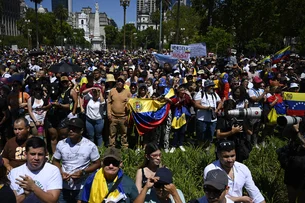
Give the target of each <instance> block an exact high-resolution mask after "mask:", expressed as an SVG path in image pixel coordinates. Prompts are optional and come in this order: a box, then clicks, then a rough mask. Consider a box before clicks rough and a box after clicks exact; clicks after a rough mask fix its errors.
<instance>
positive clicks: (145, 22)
mask: <svg viewBox="0 0 305 203" xmlns="http://www.w3.org/2000/svg"><path fill="white" fill-rule="evenodd" d="M156 1H158V0H137V29H138V30H140V31H142V30H145V29H147V28H148V27H153V28H154V29H156V25H155V24H154V23H152V20H151V14H152V13H153V12H155V11H157V7H156Z"/></svg>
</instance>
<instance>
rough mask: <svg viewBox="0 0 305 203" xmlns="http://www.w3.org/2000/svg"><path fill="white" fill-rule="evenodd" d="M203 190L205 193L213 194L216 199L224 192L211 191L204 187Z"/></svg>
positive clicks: (211, 189)
mask: <svg viewBox="0 0 305 203" xmlns="http://www.w3.org/2000/svg"><path fill="white" fill-rule="evenodd" d="M203 190H204V192H205V193H208V194H214V195H215V196H216V197H219V196H220V195H221V194H222V192H223V191H224V190H217V189H213V188H210V187H206V186H205V187H204V188H203Z"/></svg>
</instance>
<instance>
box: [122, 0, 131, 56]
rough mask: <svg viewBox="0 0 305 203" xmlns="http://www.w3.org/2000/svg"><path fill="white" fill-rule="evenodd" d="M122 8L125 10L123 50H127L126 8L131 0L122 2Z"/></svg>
mask: <svg viewBox="0 0 305 203" xmlns="http://www.w3.org/2000/svg"><path fill="white" fill-rule="evenodd" d="M120 3H121V6H122V7H123V9H124V41H123V48H124V50H125V49H126V28H125V25H126V7H127V6H129V4H130V0H120Z"/></svg>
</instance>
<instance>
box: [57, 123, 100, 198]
mask: <svg viewBox="0 0 305 203" xmlns="http://www.w3.org/2000/svg"><path fill="white" fill-rule="evenodd" d="M68 129H69V133H68V138H66V139H64V140H61V141H59V142H58V144H57V146H56V151H55V153H54V156H53V164H54V165H55V166H57V167H58V168H59V170H60V172H61V175H62V178H63V190H62V192H61V194H60V197H59V201H58V202H59V203H65V202H68V203H72V202H75V203H76V202H77V201H78V200H80V190H81V189H82V188H83V186H84V182H85V180H86V178H87V176H88V174H89V173H91V172H93V171H95V170H97V169H98V168H100V167H101V162H100V160H99V159H100V155H99V152H98V149H97V147H96V145H95V144H94V143H93V142H91V141H90V140H88V139H87V138H85V137H82V133H83V129H84V122H83V121H82V120H81V119H80V118H73V119H71V120H70V121H69V123H68ZM90 162H91V165H90Z"/></svg>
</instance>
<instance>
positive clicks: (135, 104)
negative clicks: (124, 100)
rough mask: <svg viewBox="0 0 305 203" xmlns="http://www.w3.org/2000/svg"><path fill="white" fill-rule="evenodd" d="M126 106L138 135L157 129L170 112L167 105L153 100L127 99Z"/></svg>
mask: <svg viewBox="0 0 305 203" xmlns="http://www.w3.org/2000/svg"><path fill="white" fill-rule="evenodd" d="M169 93H170V92H169ZM128 106H129V109H130V110H131V119H132V120H133V122H134V123H135V124H136V128H137V130H138V132H139V135H143V134H144V133H147V132H149V131H151V130H153V129H155V128H156V127H158V125H160V124H161V123H162V122H163V121H164V120H165V119H166V117H167V115H168V112H169V110H170V105H169V104H168V103H166V102H161V101H158V100H154V99H138V98H132V99H129V101H128Z"/></svg>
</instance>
